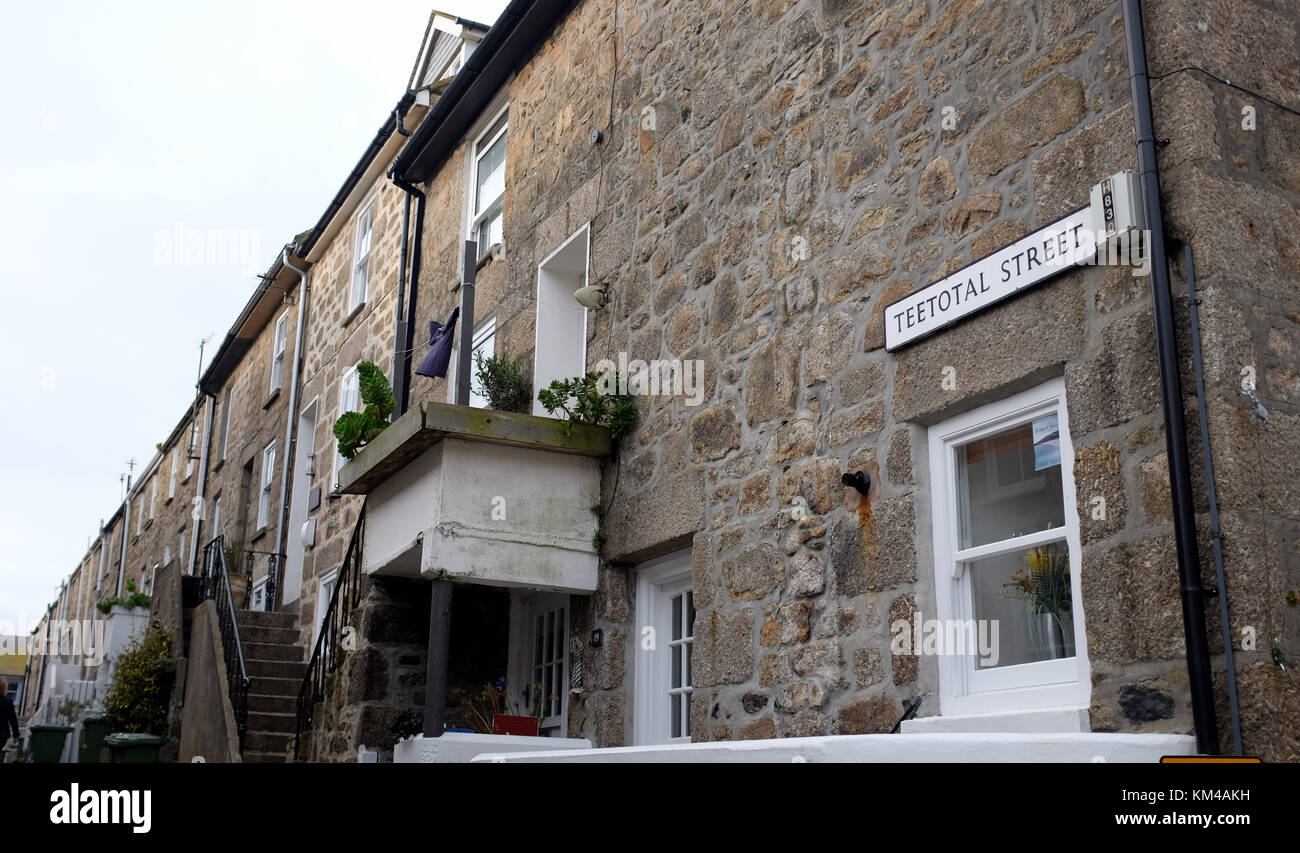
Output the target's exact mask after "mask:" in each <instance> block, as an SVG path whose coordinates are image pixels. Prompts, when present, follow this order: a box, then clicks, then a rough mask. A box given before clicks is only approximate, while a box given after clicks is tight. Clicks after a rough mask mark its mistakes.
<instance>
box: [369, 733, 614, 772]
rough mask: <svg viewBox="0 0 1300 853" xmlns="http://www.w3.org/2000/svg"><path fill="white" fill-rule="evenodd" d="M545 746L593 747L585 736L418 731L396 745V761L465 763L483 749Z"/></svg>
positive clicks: (562, 750) (501, 750) (555, 749)
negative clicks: (426, 733) (430, 733)
mask: <svg viewBox="0 0 1300 853" xmlns="http://www.w3.org/2000/svg"><path fill="white" fill-rule="evenodd" d="M543 749H544V750H546V751H547V752H548V753H550V752H557V753H559V754H562V755H563V754H566V753H567V752H571V751H573V750H590V749H591V741H589V740H587V739H585V738H564V737H522V736H516V735H484V734H478V733H475V732H447V733H445V734H444V735H443V736H442V737H425V736H424V735H416V736H415V737H411V738H407V739H406V740H404V741H401V742H399V743H398V744H397V745H396V746H394V747H393V763H394V764H461V763H464V762H467V761H472V760H474V757H475V756H477V755H482V754H483V753H491V754H492V755H506V754H510V753H513V752H524V751H527V752H537V751H539V750H543Z"/></svg>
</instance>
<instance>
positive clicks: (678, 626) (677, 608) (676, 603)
mask: <svg viewBox="0 0 1300 853" xmlns="http://www.w3.org/2000/svg"><path fill="white" fill-rule="evenodd" d="M671 607H672V611H673V633H672V639H674V640H680V639H681V638H682V597H681V596H680V595H674V596H673V598H672V602H671Z"/></svg>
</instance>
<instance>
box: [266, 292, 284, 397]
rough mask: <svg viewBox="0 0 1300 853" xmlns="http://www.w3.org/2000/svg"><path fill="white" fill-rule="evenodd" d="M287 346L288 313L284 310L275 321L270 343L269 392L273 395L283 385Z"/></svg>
mask: <svg viewBox="0 0 1300 853" xmlns="http://www.w3.org/2000/svg"><path fill="white" fill-rule="evenodd" d="M288 344H289V312H288V310H285V312H284V313H283V314H281V315H280V319H278V320H276V321H275V336H274V337H273V338H272V342H271V390H270V392H269V393H272V394H274V393H275V392H276V391H279V390H280V388H281V387H282V386H283V385H284V352H285V349H286V347H287V346H288Z"/></svg>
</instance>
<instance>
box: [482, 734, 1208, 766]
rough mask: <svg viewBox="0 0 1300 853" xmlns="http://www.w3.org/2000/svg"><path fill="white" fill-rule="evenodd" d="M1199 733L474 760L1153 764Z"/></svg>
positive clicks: (1191, 743)
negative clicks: (1191, 734) (1192, 735)
mask: <svg viewBox="0 0 1300 853" xmlns="http://www.w3.org/2000/svg"><path fill="white" fill-rule="evenodd" d="M1195 754H1196V739H1195V738H1193V737H1191V736H1190V735H1166V734H1067V733H1060V734H1003V733H987V734H913V735H904V734H898V735H838V736H833V737H809V738H776V739H773V740H748V741H719V742H716V743H684V744H675V745H672V746H625V747H617V748H614V749H590V750H582V751H578V752H564V751H562V750H547V751H544V752H513V753H508V752H505V751H500V752H496V753H486V754H483V755H479V756H477V757H476V758H475V759H474V760H475V761H493V762H512V763H513V762H530V763H547V762H556V761H566V762H583V763H591V764H622V763H641V762H658V763H669V764H693V763H706V762H707V763H733V764H765V763H790V762H808V763H822V764H837V763H840V764H842V763H868V764H872V763H886V764H893V763H902V764H924V763H934V762H939V763H957V764H962V763H1016V762H1029V763H1076V762H1077V763H1090V762H1091V763H1096V762H1107V763H1150V762H1157V761H1159V760H1160V757H1161V756H1162V755H1195Z"/></svg>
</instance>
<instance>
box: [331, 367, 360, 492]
mask: <svg viewBox="0 0 1300 853" xmlns="http://www.w3.org/2000/svg"><path fill="white" fill-rule="evenodd" d="M360 366H361V362H359V361H358V362H357V363H356V364H354V365H352V366H351V367H349V368H348V369H347V370H345V371H343V378H342V379H340V380H339V410H338V416H337V417H336V418H335V419H336V420H337V418H338V417H342V415H343V413H344V412H357V411H360V410H361V372H360V371H359V370H358V369H357V368H358V367H360ZM349 383H354V384H355V386H356V387H355V391H356V400H355V401H354V402H353V403H352V408H350V409H349V408H346V398H347V395H348V393H349V390H348V389H349ZM330 434H331V435H333V432H331V433H330ZM347 463H348V460H346V459H344V458H343V454H342V453H339V442H338V439H337V438H336V439H334V474H333V475H332V477H331V479H330V491H331V492H337V491H338V488H339V472H340V471H342V470H343V466H344V465H346V464H347Z"/></svg>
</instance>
